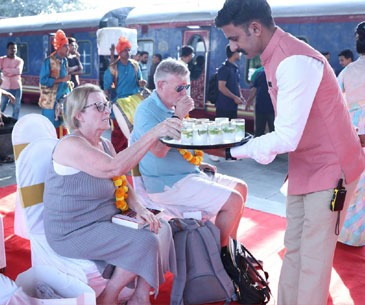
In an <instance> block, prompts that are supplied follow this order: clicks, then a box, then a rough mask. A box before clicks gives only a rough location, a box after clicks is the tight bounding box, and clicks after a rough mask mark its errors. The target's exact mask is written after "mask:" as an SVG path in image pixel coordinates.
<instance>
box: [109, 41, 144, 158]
mask: <svg viewBox="0 0 365 305" xmlns="http://www.w3.org/2000/svg"><path fill="white" fill-rule="evenodd" d="M131 49H132V44H131V43H130V42H129V40H128V39H126V38H125V37H124V36H121V37H120V38H119V40H118V44H117V46H116V47H115V50H116V51H117V54H118V58H117V59H115V60H114V61H112V62H111V64H110V66H109V68H108V69H107V70H106V71H105V74H104V90H105V93H106V95H107V96H108V97H109V98H110V96H111V92H110V91H111V90H112V88H115V91H116V97H115V98H114V99H113V101H112V102H113V103H115V102H116V103H117V104H118V105H119V106H120V107H121V110H122V111H124V112H125V115H126V118H127V119H128V121H129V123H130V125H132V124H133V116H134V111H135V108H136V107H137V105H138V104H139V102H140V101H141V100H142V99H143V97H142V96H141V95H140V94H139V92H140V90H141V87H144V86H146V84H147V82H146V81H145V80H144V79H142V73H141V69H140V67H139V64H138V62H137V61H135V60H133V59H131V58H130V57H131V56H130V55H131ZM111 51H112V53H113V54H114V45H112V47H111ZM113 125H114V128H113V131H112V135H111V140H112V143H113V146H114V148H115V150H116V151H117V152H119V151H122V150H123V149H125V148H126V147H127V146H128V140H127V138H126V137H125V135H124V134H123V132H122V131H121V130H120V128H119V125H118V123H117V121H116V120H115V119H114V118H113Z"/></svg>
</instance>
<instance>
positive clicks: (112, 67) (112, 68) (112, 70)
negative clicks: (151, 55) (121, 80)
mask: <svg viewBox="0 0 365 305" xmlns="http://www.w3.org/2000/svg"><path fill="white" fill-rule="evenodd" d="M119 59H120V57H119V56H118V57H117V59H116V60H114V61H113V62H112V63H111V64H110V66H109V70H110V74H111V75H112V76H113V83H112V88H116V87H117V84H118V62H119ZM128 61H129V62H130V63H131V64H132V66H133V69H134V73H135V74H136V82H137V84H138V67H139V66H138V62H137V61H136V60H134V59H128Z"/></svg>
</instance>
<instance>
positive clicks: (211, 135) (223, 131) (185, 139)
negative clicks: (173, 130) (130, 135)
mask: <svg viewBox="0 0 365 305" xmlns="http://www.w3.org/2000/svg"><path fill="white" fill-rule="evenodd" d="M252 137H253V136H252V135H251V134H249V133H247V132H245V120H244V119H232V120H231V121H229V119H228V118H216V119H215V121H209V119H184V120H183V128H182V130H181V139H180V140H175V139H171V138H166V137H165V138H161V139H160V141H161V142H162V143H164V144H166V145H167V146H170V147H176V148H185V149H213V148H228V147H233V146H239V145H243V144H245V143H247V142H248V141H249V140H250V139H251V138H252Z"/></svg>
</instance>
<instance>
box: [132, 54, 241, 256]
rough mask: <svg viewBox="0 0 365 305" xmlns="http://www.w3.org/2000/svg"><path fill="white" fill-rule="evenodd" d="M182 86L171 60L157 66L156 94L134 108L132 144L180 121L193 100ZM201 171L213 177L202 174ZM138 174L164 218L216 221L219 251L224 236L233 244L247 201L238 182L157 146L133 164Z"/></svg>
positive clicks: (179, 69) (181, 73)
mask: <svg viewBox="0 0 365 305" xmlns="http://www.w3.org/2000/svg"><path fill="white" fill-rule="evenodd" d="M188 80H189V70H188V69H187V68H186V67H185V66H184V65H183V64H182V63H180V62H178V61H177V60H174V59H171V58H169V59H166V60H163V61H162V62H161V63H160V64H159V65H158V67H157V69H156V72H155V76H154V81H155V86H156V90H155V91H154V92H153V93H152V94H151V96H150V97H148V98H147V99H145V100H144V101H142V102H141V104H140V105H139V106H138V108H137V111H136V114H135V117H134V129H133V133H132V138H131V140H132V142H135V141H137V140H139V139H140V138H141V137H142V136H143V135H144V134H146V133H147V132H148V131H149V130H150V129H152V128H153V127H154V126H156V125H157V124H159V123H160V122H162V121H164V120H165V119H167V118H171V117H178V118H180V119H183V118H184V117H185V116H186V115H187V114H188V113H189V111H190V110H191V108H192V107H193V100H192V99H191V97H189V96H187V94H186V90H187V88H189V85H188ZM207 168H208V169H210V170H213V173H214V174H212V175H208V174H206V173H205V172H204V169H207ZM139 169H140V172H141V175H142V178H143V181H144V184H145V187H146V190H147V193H148V196H149V197H150V198H151V200H153V201H154V202H156V204H157V205H159V206H160V207H163V208H165V209H166V211H167V213H169V214H171V215H172V216H174V217H183V213H184V212H198V211H201V212H202V216H203V217H204V218H208V219H209V218H212V217H214V216H216V220H215V224H216V226H217V227H218V228H219V229H220V232H221V233H220V234H221V246H222V247H224V246H226V245H227V243H228V239H229V237H230V236H231V237H232V238H235V239H236V237H237V236H236V235H237V228H238V225H239V223H240V219H241V216H242V212H243V207H244V202H245V201H246V196H247V186H246V184H245V183H244V182H243V181H241V180H239V179H236V178H233V177H228V176H224V175H221V174H218V173H215V171H216V168H213V167H212V166H210V165H209V164H203V163H201V164H200V165H199V166H197V165H194V164H191V163H189V162H188V161H187V160H185V159H184V158H183V156H182V155H181V154H180V152H179V151H178V150H177V149H176V148H170V147H168V146H166V145H164V144H163V143H162V142H160V141H158V140H157V141H155V143H154V144H153V145H152V146H151V148H150V151H149V152H148V153H147V154H146V155H145V156H144V157H143V158H142V160H141V161H140V162H139ZM223 251H224V250H223Z"/></svg>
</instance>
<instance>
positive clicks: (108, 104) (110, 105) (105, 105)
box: [82, 101, 112, 112]
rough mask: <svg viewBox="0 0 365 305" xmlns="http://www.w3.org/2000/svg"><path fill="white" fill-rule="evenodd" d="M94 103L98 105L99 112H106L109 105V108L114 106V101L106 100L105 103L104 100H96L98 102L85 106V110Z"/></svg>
mask: <svg viewBox="0 0 365 305" xmlns="http://www.w3.org/2000/svg"><path fill="white" fill-rule="evenodd" d="M94 105H95V106H96V109H97V110H98V111H99V112H104V111H105V108H106V107H108V108H109V109H111V108H112V103H111V102H110V101H106V102H105V103H103V102H96V103H93V104H90V105H87V106H85V107H84V108H82V109H83V110H84V109H86V108H89V107H91V106H94Z"/></svg>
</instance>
